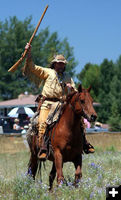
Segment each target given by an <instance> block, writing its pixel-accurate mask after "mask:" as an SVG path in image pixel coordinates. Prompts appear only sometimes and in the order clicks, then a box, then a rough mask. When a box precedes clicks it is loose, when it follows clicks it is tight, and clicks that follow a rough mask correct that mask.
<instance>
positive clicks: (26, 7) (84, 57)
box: [0, 0, 121, 73]
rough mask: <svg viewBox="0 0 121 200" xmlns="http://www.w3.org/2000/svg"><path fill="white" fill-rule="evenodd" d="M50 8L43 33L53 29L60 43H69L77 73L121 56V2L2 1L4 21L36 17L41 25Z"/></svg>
mask: <svg viewBox="0 0 121 200" xmlns="http://www.w3.org/2000/svg"><path fill="white" fill-rule="evenodd" d="M46 5H49V8H48V10H47V12H46V14H45V16H44V19H43V21H42V23H41V25H40V27H39V30H40V31H41V29H44V28H46V27H49V30H50V32H51V33H53V32H57V33H58V37H59V39H60V40H63V39H64V38H67V39H68V42H69V44H70V46H71V47H73V48H74V56H75V59H76V60H77V61H78V66H77V67H76V73H79V72H80V71H81V70H82V69H83V67H84V65H85V64H86V63H89V62H90V63H92V64H101V63H102V62H103V60H104V59H105V58H107V59H108V60H113V62H116V60H117V59H118V58H119V56H120V55H121V0H20V1H19V0H0V21H3V22H4V20H5V19H9V17H10V16H11V17H12V16H17V18H18V19H19V20H22V21H24V20H25V18H27V17H29V16H30V15H32V18H33V19H32V24H33V25H34V26H36V25H37V23H38V21H39V19H40V17H41V15H42V13H43V11H44V9H45V7H46Z"/></svg>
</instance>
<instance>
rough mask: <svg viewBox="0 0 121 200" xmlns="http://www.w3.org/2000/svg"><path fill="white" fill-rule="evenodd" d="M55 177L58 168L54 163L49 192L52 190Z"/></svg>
mask: <svg viewBox="0 0 121 200" xmlns="http://www.w3.org/2000/svg"><path fill="white" fill-rule="evenodd" d="M55 176H56V168H55V163H54V162H53V165H52V169H51V172H50V175H49V186H50V188H49V190H51V189H52V186H53V181H54V179H55Z"/></svg>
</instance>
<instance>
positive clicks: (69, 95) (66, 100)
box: [61, 91, 78, 115]
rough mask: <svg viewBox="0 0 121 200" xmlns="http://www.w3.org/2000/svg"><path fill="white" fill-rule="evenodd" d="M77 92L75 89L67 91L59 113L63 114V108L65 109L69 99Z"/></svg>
mask: <svg viewBox="0 0 121 200" xmlns="http://www.w3.org/2000/svg"><path fill="white" fill-rule="evenodd" d="M76 93H78V92H76V91H73V92H71V93H69V94H68V95H67V96H66V99H65V101H64V103H63V106H62V110H61V115H62V114H63V112H64V110H65V109H66V107H67V105H68V104H69V102H70V100H71V99H72V97H73V96H74V95H75V94H76Z"/></svg>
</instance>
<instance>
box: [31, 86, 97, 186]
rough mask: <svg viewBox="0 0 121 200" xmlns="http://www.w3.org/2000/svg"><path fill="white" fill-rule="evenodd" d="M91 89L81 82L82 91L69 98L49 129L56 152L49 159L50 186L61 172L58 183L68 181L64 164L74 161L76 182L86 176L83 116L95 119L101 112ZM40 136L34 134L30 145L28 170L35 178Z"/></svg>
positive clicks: (91, 120)
mask: <svg viewBox="0 0 121 200" xmlns="http://www.w3.org/2000/svg"><path fill="white" fill-rule="evenodd" d="M89 92H90V88H88V89H82V87H81V85H80V86H79V88H78V92H74V93H73V94H71V95H69V96H68V97H67V102H66V105H65V108H64V110H63V113H62V115H61V117H60V119H59V121H58V122H57V124H56V125H55V126H54V127H53V129H52V131H50V132H49V135H50V140H51V146H52V150H53V153H50V155H49V157H48V160H50V161H52V162H53V165H52V169H51V172H50V175H49V186H50V189H51V188H52V185H53V181H54V179H55V176H56V173H57V183H58V184H61V183H62V182H63V181H64V176H63V171H62V168H63V163H65V162H73V163H74V166H75V169H76V171H75V184H76V183H77V182H78V181H79V180H80V178H81V176H82V152H83V139H82V130H81V126H80V119H81V117H84V118H86V119H87V120H88V121H90V122H94V121H95V119H96V117H97V114H96V112H95V110H94V108H93V100H92V98H91V96H90V93H89ZM36 140H37V136H36V135H34V136H32V139H31V143H30V144H29V145H30V150H31V157H30V162H29V168H28V173H29V174H30V173H31V175H32V176H33V178H35V175H36V171H37V168H38V157H37V154H38V150H37V143H36Z"/></svg>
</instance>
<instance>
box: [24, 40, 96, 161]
mask: <svg viewBox="0 0 121 200" xmlns="http://www.w3.org/2000/svg"><path fill="white" fill-rule="evenodd" d="M25 49H28V55H27V58H26V63H25V66H24V74H25V75H26V76H27V77H28V78H29V79H30V80H32V81H34V82H35V84H37V85H38V86H40V84H41V83H43V89H42V92H41V95H40V100H39V109H40V114H39V118H38V146H39V148H40V149H41V151H39V154H38V157H39V159H40V160H44V159H45V158H46V156H47V155H46V147H45V146H44V143H43V139H42V138H43V135H44V133H45V131H46V127H47V123H46V120H47V118H48V115H49V114H50V112H51V107H52V105H53V104H55V105H57V104H58V103H59V102H60V101H64V99H65V97H66V96H67V94H69V93H70V92H71V91H76V87H75V84H74V81H73V80H72V78H71V77H70V76H69V75H68V74H67V73H66V72H65V67H66V64H67V61H66V59H65V58H64V56H63V55H56V56H55V58H54V59H53V60H52V62H51V64H50V68H44V67H40V66H37V65H35V64H34V63H33V61H32V56H31V46H30V45H29V44H27V45H26V46H25ZM80 124H81V127H82V129H83V150H84V152H85V153H93V152H94V147H93V146H92V145H91V144H90V143H89V142H87V140H86V137H85V128H84V124H83V120H81V122H80ZM43 146H44V147H43Z"/></svg>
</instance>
